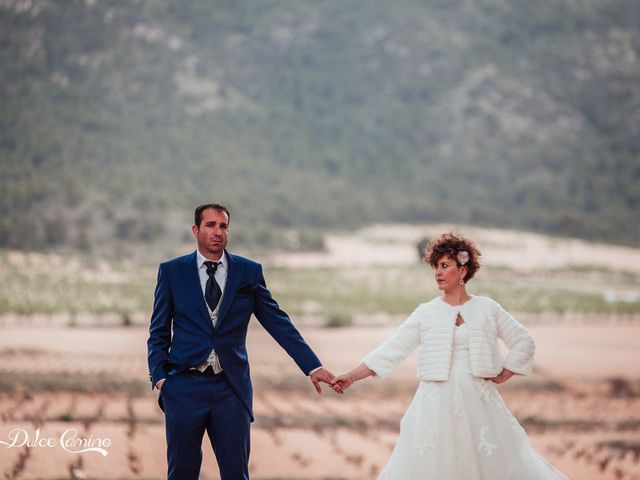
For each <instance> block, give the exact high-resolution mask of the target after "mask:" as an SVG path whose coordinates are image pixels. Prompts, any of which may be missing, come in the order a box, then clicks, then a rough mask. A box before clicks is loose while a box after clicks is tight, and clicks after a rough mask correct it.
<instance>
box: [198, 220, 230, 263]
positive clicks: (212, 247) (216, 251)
mask: <svg viewBox="0 0 640 480" xmlns="http://www.w3.org/2000/svg"><path fill="white" fill-rule="evenodd" d="M191 231H192V232H193V236H194V237H195V239H196V241H197V242H198V250H200V253H202V254H203V255H204V256H205V257H207V258H208V259H210V260H219V259H220V257H221V256H222V252H223V251H224V248H225V247H226V246H227V240H228V237H229V217H227V214H226V213H225V212H219V211H218V210H214V209H213V208H207V209H206V210H204V211H203V212H202V221H201V222H200V227H198V226H197V225H195V224H194V225H193V226H192V227H191Z"/></svg>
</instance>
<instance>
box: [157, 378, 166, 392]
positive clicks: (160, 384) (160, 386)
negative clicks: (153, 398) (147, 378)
mask: <svg viewBox="0 0 640 480" xmlns="http://www.w3.org/2000/svg"><path fill="white" fill-rule="evenodd" d="M165 380H166V378H163V379H161V380H158V383H156V388H157V389H158V391H159V392H161V391H162V385H164V381H165Z"/></svg>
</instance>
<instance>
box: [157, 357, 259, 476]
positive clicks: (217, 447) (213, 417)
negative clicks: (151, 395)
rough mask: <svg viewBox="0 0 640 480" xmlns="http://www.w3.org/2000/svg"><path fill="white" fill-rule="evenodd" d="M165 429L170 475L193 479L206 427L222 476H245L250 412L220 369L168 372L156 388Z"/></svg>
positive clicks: (200, 454)
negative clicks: (216, 372)
mask: <svg viewBox="0 0 640 480" xmlns="http://www.w3.org/2000/svg"><path fill="white" fill-rule="evenodd" d="M160 395H162V401H163V404H164V413H165V424H166V432H167V462H168V464H169V473H168V479H169V480H198V478H199V476H200V466H201V464H202V439H203V437H204V432H205V431H206V432H207V434H208V435H209V440H210V441H211V446H212V447H213V451H214V453H215V456H216V460H217V462H218V467H219V469H220V479H221V480H248V479H249V467H248V465H249V448H250V440H249V436H250V428H251V417H250V416H249V412H248V411H247V409H246V407H245V406H244V404H243V403H242V401H241V400H240V398H239V397H238V395H236V393H235V392H234V391H233V389H232V388H231V385H229V382H228V381H227V379H226V376H225V374H224V372H223V373H220V374H218V375H215V374H214V373H213V371H212V370H211V368H208V369H207V370H206V372H205V373H200V372H198V371H186V372H181V373H178V374H176V375H169V376H167V379H166V380H165V382H164V384H163V385H162V390H161V391H160Z"/></svg>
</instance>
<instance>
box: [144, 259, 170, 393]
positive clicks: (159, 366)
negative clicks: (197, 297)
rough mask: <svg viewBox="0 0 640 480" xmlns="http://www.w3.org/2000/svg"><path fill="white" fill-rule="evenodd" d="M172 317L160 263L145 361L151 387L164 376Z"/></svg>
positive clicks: (167, 290) (165, 280)
mask: <svg viewBox="0 0 640 480" xmlns="http://www.w3.org/2000/svg"><path fill="white" fill-rule="evenodd" d="M172 319H173V296H172V295H171V287H170V285H169V282H168V280H167V275H166V273H165V272H163V268H162V265H160V267H159V268H158V280H157V283H156V290H155V295H154V301H153V311H152V313H151V322H150V325H149V339H148V340H147V361H148V363H149V377H150V380H151V389H153V388H154V387H155V385H156V383H158V380H161V379H163V378H165V376H166V373H165V371H164V366H165V364H166V363H167V360H168V359H169V347H170V346H171V321H172Z"/></svg>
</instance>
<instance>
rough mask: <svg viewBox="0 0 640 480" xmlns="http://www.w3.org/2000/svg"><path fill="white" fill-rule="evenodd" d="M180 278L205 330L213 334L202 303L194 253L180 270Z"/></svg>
mask: <svg viewBox="0 0 640 480" xmlns="http://www.w3.org/2000/svg"><path fill="white" fill-rule="evenodd" d="M182 276H183V278H184V281H185V285H186V287H187V290H188V291H189V293H190V294H191V297H192V300H193V302H194V305H196V308H197V309H198V312H199V313H200V316H201V317H202V319H203V320H204V324H205V325H206V329H207V331H208V332H209V333H210V334H213V323H212V322H211V317H210V316H209V311H208V310H207V305H206V304H205V303H204V302H205V300H204V295H203V294H202V287H201V286H200V277H199V276H198V257H197V255H196V252H193V254H191V255H190V256H189V257H188V258H187V261H186V262H185V264H184V265H183V268H182Z"/></svg>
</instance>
